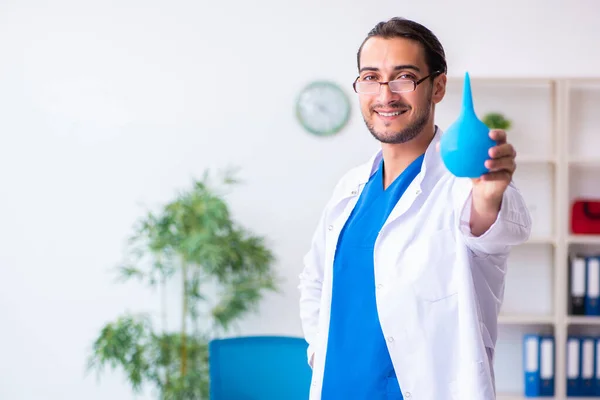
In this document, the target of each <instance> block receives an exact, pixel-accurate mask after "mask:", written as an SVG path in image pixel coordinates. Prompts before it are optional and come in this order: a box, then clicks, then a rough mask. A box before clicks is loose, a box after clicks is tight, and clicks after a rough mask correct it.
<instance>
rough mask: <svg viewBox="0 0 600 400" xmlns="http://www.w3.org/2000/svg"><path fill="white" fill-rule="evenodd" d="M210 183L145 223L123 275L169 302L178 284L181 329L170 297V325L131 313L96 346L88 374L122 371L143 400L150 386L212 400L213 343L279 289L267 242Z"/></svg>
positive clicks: (198, 184)
mask: <svg viewBox="0 0 600 400" xmlns="http://www.w3.org/2000/svg"><path fill="white" fill-rule="evenodd" d="M209 180H210V174H209V173H208V172H207V173H205V175H204V177H203V179H202V180H194V181H193V183H192V185H191V188H189V190H187V191H184V192H182V193H180V194H178V195H177V196H176V198H175V199H174V200H173V201H171V202H169V203H168V204H166V205H164V207H162V208H161V209H160V210H159V211H158V212H156V213H153V212H148V213H147V215H145V216H144V217H143V218H141V219H140V220H139V222H138V224H137V226H136V228H135V230H134V233H133V235H132V237H131V238H130V240H129V247H128V249H129V252H128V255H130V256H131V260H128V262H127V263H125V264H124V265H122V266H120V267H119V268H118V272H119V277H120V278H122V280H124V281H127V280H130V279H137V280H139V281H140V282H142V283H143V284H145V285H147V286H148V288H157V287H159V288H160V289H161V290H160V292H161V293H162V295H163V296H165V295H166V293H167V292H168V290H167V287H171V285H172V283H171V282H173V281H174V282H175V283H176V285H178V286H179V287H180V289H181V294H180V296H181V298H180V301H179V307H180V309H179V310H177V311H178V314H177V315H181V321H180V323H179V326H178V327H177V329H176V330H170V329H168V328H167V326H166V319H167V312H168V311H170V310H167V309H166V300H165V298H164V297H163V299H162V301H161V304H162V306H161V308H162V309H161V310H160V311H161V313H160V315H161V316H162V321H159V322H157V321H153V319H152V318H151V316H150V314H145V313H141V314H137V315H136V314H131V313H125V314H124V315H122V316H120V317H118V318H117V319H116V320H115V321H114V322H110V323H107V324H106V325H105V326H104V327H103V328H102V329H101V330H100V332H99V334H98V336H97V337H96V338H95V340H94V341H93V346H92V350H91V354H90V355H89V359H88V370H96V371H97V372H100V371H102V370H103V369H104V368H105V367H110V368H112V369H115V368H118V367H120V368H121V369H122V370H123V372H124V373H125V375H126V378H127V380H128V383H129V384H130V386H131V388H132V390H133V391H134V392H135V393H139V392H141V391H142V390H143V389H144V388H146V387H148V386H150V387H152V388H153V389H154V391H155V393H156V394H157V399H161V400H192V399H193V400H199V399H208V394H209V379H208V343H209V341H210V340H211V338H214V337H217V336H218V335H219V334H222V333H225V332H228V331H229V329H230V327H231V326H232V324H233V323H234V322H235V321H236V320H237V319H239V318H240V317H242V316H243V315H244V314H246V313H248V312H250V311H252V310H256V307H257V305H258V303H259V301H260V300H261V298H262V296H263V294H264V293H265V291H275V290H277V289H276V277H275V273H274V271H273V263H274V256H273V254H272V252H271V251H270V250H269V248H268V247H267V246H266V244H265V239H264V238H262V237H260V236H257V235H254V234H252V233H251V232H249V231H248V230H246V229H244V228H243V227H241V226H239V225H238V224H237V223H235V222H234V220H233V219H232V217H231V214H230V211H229V208H228V206H227V204H226V203H225V201H224V198H223V193H221V192H219V191H218V190H217V188H216V187H213V186H212V185H211V184H210V182H209ZM236 182H237V181H236V180H235V179H234V176H233V174H232V173H231V172H230V171H229V172H226V173H225V174H223V175H222V183H223V184H224V186H225V185H231V184H234V183H236ZM211 293H216V295H213V296H211Z"/></svg>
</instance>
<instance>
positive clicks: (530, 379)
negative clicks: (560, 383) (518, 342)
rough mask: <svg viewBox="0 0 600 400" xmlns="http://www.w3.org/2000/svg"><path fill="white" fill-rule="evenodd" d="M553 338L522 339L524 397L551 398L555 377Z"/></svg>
mask: <svg viewBox="0 0 600 400" xmlns="http://www.w3.org/2000/svg"><path fill="white" fill-rule="evenodd" d="M554 365H555V351H554V337H553V336H549V335H535V334H527V335H524V337H523V372H524V379H525V396H526V397H553V396H554V381H555V380H554V375H555V366H554Z"/></svg>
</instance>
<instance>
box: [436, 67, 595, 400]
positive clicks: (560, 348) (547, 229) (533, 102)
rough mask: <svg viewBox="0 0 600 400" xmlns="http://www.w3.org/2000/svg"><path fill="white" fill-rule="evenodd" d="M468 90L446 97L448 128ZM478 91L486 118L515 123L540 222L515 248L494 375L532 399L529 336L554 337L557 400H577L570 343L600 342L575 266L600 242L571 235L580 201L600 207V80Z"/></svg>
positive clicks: (525, 81)
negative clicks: (571, 263) (579, 301)
mask: <svg viewBox="0 0 600 400" xmlns="http://www.w3.org/2000/svg"><path fill="white" fill-rule="evenodd" d="M462 85H463V78H462V77H456V78H449V79H448V85H447V91H446V97H445V98H444V100H443V101H442V102H441V103H440V104H438V105H437V107H436V123H437V124H438V125H439V126H440V127H441V128H442V129H446V128H447V127H448V126H449V125H450V124H451V123H452V122H454V120H455V119H456V117H457V116H458V111H459V110H460V106H461V100H462V89H463V86H462ZM471 86H472V91H473V102H474V106H475V112H476V113H477V115H478V116H479V117H480V118H481V117H483V115H484V114H485V113H487V112H492V111H495V112H502V113H503V114H505V115H506V116H507V117H508V118H509V119H511V120H512V123H513V126H512V127H511V129H510V130H509V131H508V137H509V141H510V142H511V143H512V144H513V145H514V146H515V147H516V150H517V165H518V167H517V171H516V172H515V176H514V179H515V182H516V183H517V185H518V186H519V189H520V190H521V191H522V193H523V196H524V197H525V199H526V201H527V204H528V206H529V207H530V211H531V213H532V217H533V220H534V225H533V230H532V237H531V239H530V240H529V241H528V242H527V243H524V244H523V245H521V246H518V247H516V248H514V250H513V253H512V254H511V257H510V260H509V269H508V272H507V277H506V279H507V285H506V290H505V299H504V305H503V308H502V310H501V315H500V318H499V335H498V343H497V347H496V359H495V366H494V368H495V375H496V388H497V392H498V400H523V399H525V396H524V382H523V365H522V341H523V335H524V334H526V333H541V334H543V333H551V334H553V335H554V337H555V374H556V375H555V397H554V399H557V400H559V399H560V400H562V399H567V396H566V339H567V336H568V335H569V334H572V333H576V334H577V333H592V334H597V335H599V336H600V317H585V316H570V315H569V314H568V289H569V288H568V261H567V260H568V255H569V254H570V253H571V251H577V252H578V251H582V250H591V251H597V252H598V253H600V235H597V236H582V235H573V234H572V233H571V231H570V213H571V204H572V201H573V200H574V199H575V198H576V197H578V196H589V197H596V198H599V199H600V112H598V111H597V110H599V109H600V77H598V78H568V77H559V78H553V77H547V78H527V77H510V78H509V77H506V78H502V77H477V76H474V75H471ZM576 398H577V399H579V400H582V399H583V400H586V398H585V397H576ZM598 398H599V397H595V398H590V400H591V399H598Z"/></svg>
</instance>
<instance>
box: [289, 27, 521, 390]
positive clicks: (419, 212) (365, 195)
mask: <svg viewBox="0 0 600 400" xmlns="http://www.w3.org/2000/svg"><path fill="white" fill-rule="evenodd" d="M357 61H358V70H359V76H358V78H357V79H356V82H355V83H354V89H355V91H356V92H357V94H358V97H359V100H360V107H361V112H362V115H363V118H364V121H365V123H366V126H367V128H368V129H369V131H370V132H371V134H372V135H373V136H374V137H375V139H377V140H378V141H379V142H381V150H380V151H378V152H377V154H375V155H374V156H373V157H372V158H371V159H370V160H369V161H368V162H367V163H366V164H364V165H362V166H359V167H357V168H355V169H352V170H351V171H349V172H348V173H347V174H346V175H345V176H344V177H342V179H341V180H340V181H339V183H338V185H337V186H336V188H335V190H334V192H333V195H332V197H331V199H330V201H329V202H328V204H327V205H326V207H325V210H324V211H323V214H322V216H321V219H320V221H319V224H318V227H317V229H316V232H315V234H314V236H313V239H312V243H311V247H310V250H309V252H308V254H307V255H306V257H305V259H304V261H305V266H304V269H303V271H302V273H301V274H300V285H299V289H300V316H301V320H302V325H303V330H304V334H305V337H306V340H307V342H308V344H309V348H308V362H309V363H310V365H311V367H312V368H313V380H312V386H311V396H310V398H311V399H312V400H316V399H321V400H334V399H335V400H383V399H402V398H404V399H407V400H408V399H411V400H446V399H468V400H491V399H495V383H494V373H493V368H492V366H493V354H494V346H495V343H496V337H497V317H498V311H499V309H500V305H501V303H502V298H503V293H504V277H505V273H506V265H507V257H508V254H509V250H510V248H511V246H514V245H517V244H519V243H522V242H524V241H525V240H527V239H528V237H529V234H530V231H531V218H530V215H529V212H528V210H527V208H526V206H525V203H524V201H523V198H522V197H521V195H520V194H519V192H518V190H517V189H516V188H515V186H514V185H513V183H512V175H513V173H514V171H515V168H516V164H515V157H516V153H515V150H514V149H513V146H512V145H510V144H509V143H508V142H507V137H506V133H505V132H503V131H499V130H493V131H491V132H490V136H491V138H492V139H494V140H495V141H496V144H497V145H496V146H495V147H493V148H492V149H491V150H490V152H489V156H490V157H489V160H488V161H487V162H486V167H488V169H489V171H490V172H489V173H487V174H485V175H484V176H482V177H479V178H477V179H466V178H457V177H455V176H453V175H451V174H450V173H449V172H448V170H447V169H446V168H445V166H444V164H443V162H442V160H441V156H440V153H439V148H438V144H439V140H440V136H441V135H442V132H441V130H440V129H439V128H438V127H437V126H436V125H435V123H434V111H435V105H436V104H437V103H439V102H440V101H442V99H443V97H444V93H445V88H446V60H445V54H444V50H443V48H442V45H441V44H440V43H439V41H438V39H437V38H436V37H435V35H434V34H433V33H432V32H430V31H429V30H428V29H427V28H425V27H424V26H422V25H420V24H418V23H415V22H413V21H410V20H406V19H402V18H393V19H391V20H389V21H387V22H381V23H379V24H377V25H376V26H375V28H374V29H373V30H372V31H371V32H370V33H369V34H368V36H367V38H366V39H365V41H364V42H363V44H362V45H361V47H360V49H359V51H358V59H357Z"/></svg>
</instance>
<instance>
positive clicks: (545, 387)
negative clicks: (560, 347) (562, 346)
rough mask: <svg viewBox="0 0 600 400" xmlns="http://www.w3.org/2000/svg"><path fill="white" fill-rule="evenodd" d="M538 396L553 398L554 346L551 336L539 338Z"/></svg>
mask: <svg viewBox="0 0 600 400" xmlns="http://www.w3.org/2000/svg"><path fill="white" fill-rule="evenodd" d="M540 339H541V340H540V396H541V397H544V396H549V397H554V376H555V372H556V370H555V361H556V359H555V351H554V349H555V346H554V344H555V343H554V337H553V336H541V337H540Z"/></svg>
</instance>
